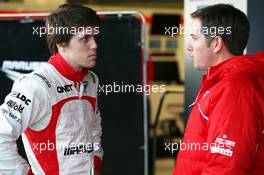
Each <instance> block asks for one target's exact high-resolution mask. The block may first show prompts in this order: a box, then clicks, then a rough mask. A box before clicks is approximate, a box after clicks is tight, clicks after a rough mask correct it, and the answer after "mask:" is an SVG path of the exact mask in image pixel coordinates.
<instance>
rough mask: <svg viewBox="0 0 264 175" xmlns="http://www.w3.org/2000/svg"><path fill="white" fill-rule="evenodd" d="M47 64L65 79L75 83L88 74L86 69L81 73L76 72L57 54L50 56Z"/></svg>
mask: <svg viewBox="0 0 264 175" xmlns="http://www.w3.org/2000/svg"><path fill="white" fill-rule="evenodd" d="M48 63H49V64H51V65H53V66H54V67H55V68H56V69H57V70H58V71H59V72H60V73H61V74H62V75H63V76H64V77H65V78H67V79H69V80H72V81H75V82H76V81H81V80H83V78H84V77H85V76H86V75H87V74H88V69H84V70H83V71H82V72H79V71H76V70H75V69H74V68H73V67H71V66H70V65H69V63H67V62H66V60H65V59H64V58H63V57H62V56H61V55H60V54H59V53H58V52H57V53H55V54H54V55H52V56H51V58H50V59H49V61H48Z"/></svg>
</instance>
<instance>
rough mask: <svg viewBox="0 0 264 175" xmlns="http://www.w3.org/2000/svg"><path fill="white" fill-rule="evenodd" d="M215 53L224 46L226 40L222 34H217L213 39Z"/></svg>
mask: <svg viewBox="0 0 264 175" xmlns="http://www.w3.org/2000/svg"><path fill="white" fill-rule="evenodd" d="M212 46H213V51H214V53H219V52H220V51H221V50H222V49H223V47H224V41H223V40H222V38H221V37H220V36H216V37H215V38H214V40H213V41H212Z"/></svg>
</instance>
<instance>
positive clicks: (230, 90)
mask: <svg viewBox="0 0 264 175" xmlns="http://www.w3.org/2000/svg"><path fill="white" fill-rule="evenodd" d="M219 85H220V89H222V95H225V94H228V95H233V96H241V95H243V96H248V97H252V95H255V94H258V93H260V92H261V91H262V90H261V86H260V84H259V83H258V79H257V77H256V76H254V74H251V73H250V72H246V71H244V72H234V73H231V74H230V75H228V76H226V77H225V78H223V79H222V80H221V81H220V82H219Z"/></svg>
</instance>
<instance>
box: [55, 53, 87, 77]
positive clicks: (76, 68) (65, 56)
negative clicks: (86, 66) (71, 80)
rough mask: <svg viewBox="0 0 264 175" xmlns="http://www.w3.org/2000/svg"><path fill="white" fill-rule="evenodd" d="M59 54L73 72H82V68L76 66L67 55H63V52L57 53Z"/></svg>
mask: <svg viewBox="0 0 264 175" xmlns="http://www.w3.org/2000/svg"><path fill="white" fill-rule="evenodd" d="M59 53H60V55H61V56H62V57H63V58H64V60H65V61H66V62H67V63H68V64H69V65H70V66H71V67H72V68H73V69H74V70H76V71H78V72H82V70H83V69H82V67H80V66H79V65H78V64H76V63H75V62H74V60H73V59H72V58H70V57H69V56H68V55H66V54H65V53H63V52H60V51H59Z"/></svg>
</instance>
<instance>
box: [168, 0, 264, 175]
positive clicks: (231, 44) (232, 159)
mask: <svg viewBox="0 0 264 175" xmlns="http://www.w3.org/2000/svg"><path fill="white" fill-rule="evenodd" d="M191 16H192V18H193V23H192V30H191V31H192V32H191V37H192V42H191V43H190V44H189V45H188V52H189V54H190V56H191V57H192V60H193V64H194V67H195V68H196V69H198V70H207V74H206V75H204V76H203V79H202V85H201V87H200V90H199V93H198V95H197V97H196V99H195V101H194V102H193V104H192V105H191V107H192V112H191V114H190V117H189V121H188V124H187V127H186V130H185V135H184V139H183V143H182V145H181V146H180V148H181V149H180V151H179V154H178V157H177V161H176V167H175V170H174V172H173V175H263V174H264V120H263V116H264V57H263V53H262V54H256V55H242V54H243V50H244V49H245V47H246V44H247V41H248V36H249V21H248V19H247V17H246V15H245V14H244V13H243V12H241V11H240V10H238V9H237V8H234V7H233V6H231V5H225V4H218V5H213V6H208V7H206V8H202V9H199V10H197V11H195V12H194V13H192V14H191ZM215 29H217V30H215ZM208 31H209V32H208ZM212 31H213V32H212Z"/></svg>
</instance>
